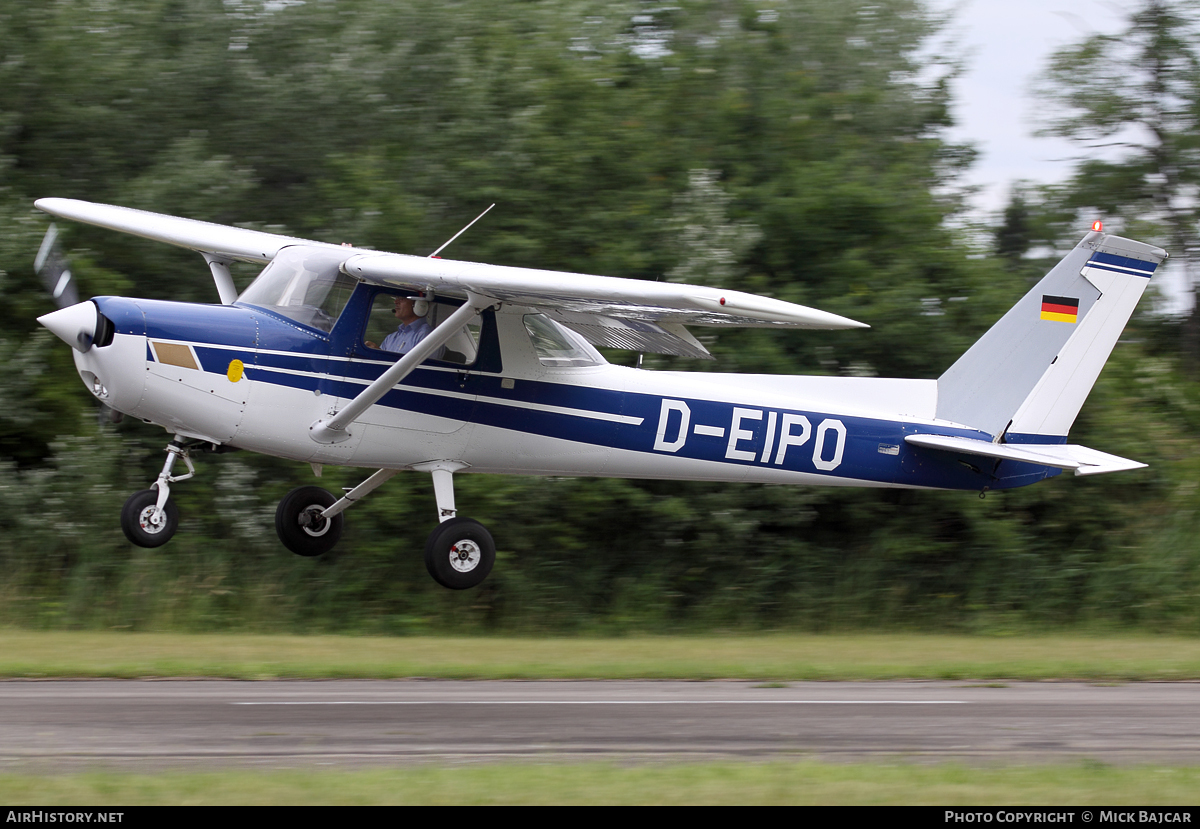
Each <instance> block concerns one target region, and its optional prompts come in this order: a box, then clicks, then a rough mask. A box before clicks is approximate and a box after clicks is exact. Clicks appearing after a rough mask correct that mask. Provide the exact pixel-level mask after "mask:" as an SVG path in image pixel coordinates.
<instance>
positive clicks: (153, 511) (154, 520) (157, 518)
mask: <svg viewBox="0 0 1200 829" xmlns="http://www.w3.org/2000/svg"><path fill="white" fill-rule="evenodd" d="M166 523H167V514H166V512H165V511H161V510H159V508H158V506H157V505H151V506H148V507H146V508H145V509H144V510H142V511H141V513H140V514H139V515H138V526H140V527H141V528H142V529H143V530H144V531H145V532H148V533H150V534H151V535H154V534H156V533H160V532H162V530H163V527H164V526H166Z"/></svg>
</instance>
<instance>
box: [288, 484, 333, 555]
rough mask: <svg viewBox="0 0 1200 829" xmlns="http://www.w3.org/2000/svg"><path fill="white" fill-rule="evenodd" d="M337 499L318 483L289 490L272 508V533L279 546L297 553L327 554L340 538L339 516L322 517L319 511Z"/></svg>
mask: <svg viewBox="0 0 1200 829" xmlns="http://www.w3.org/2000/svg"><path fill="white" fill-rule="evenodd" d="M336 501H337V499H336V498H335V497H333V495H332V494H331V493H329V492H326V491H325V490H323V489H321V488H320V487H319V486H302V487H300V488H298V489H293V490H292V491H291V492H289V493H288V494H287V495H285V496H283V500H282V501H280V502H279V508H278V509H276V510H275V532H276V533H278V535H279V540H280V541H282V542H283V546H284V547H287V548H288V549H289V550H291V551H292V552H293V553H295V554H296V555H298V556H319V555H322V554H324V553H328V552H329V551H330V550H332V549H333V547H334V545H335V544H337V543H338V539H340V538H341V537H342V515H341V513H339V514H337V515H335V516H333V518H322V517H321V515H320V513H321V511H322V510H324V509H325V508H326V507H331V506H333V504H334V503H335V502H336Z"/></svg>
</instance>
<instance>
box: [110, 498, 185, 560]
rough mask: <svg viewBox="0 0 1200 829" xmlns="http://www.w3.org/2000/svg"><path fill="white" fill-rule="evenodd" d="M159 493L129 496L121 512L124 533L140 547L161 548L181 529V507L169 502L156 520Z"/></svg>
mask: <svg viewBox="0 0 1200 829" xmlns="http://www.w3.org/2000/svg"><path fill="white" fill-rule="evenodd" d="M157 505H158V490H157V489H143V490H142V491H141V492H135V493H133V494H132V495H130V496H129V500H128V501H126V502H125V506H123V507H122V508H121V529H122V530H123V531H124V533H125V537H126V538H128V539H129V540H130V541H132V542H133V543H134V544H136V545H138V546H139V547H161V546H162V545H164V544H166V543H167V542H168V541H170V540H171V536H173V535H175V531H176V530H177V529H179V507H177V506H175V502H174V501H172V500H171V499H170V498H168V499H167V503H166V505H165V506H163V511H162V513H161V514H160V515H158V516H157V517H156V516H155V515H154V512H155V510H154V508H155V507H156V506H157Z"/></svg>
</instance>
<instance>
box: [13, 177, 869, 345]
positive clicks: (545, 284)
mask: <svg viewBox="0 0 1200 829" xmlns="http://www.w3.org/2000/svg"><path fill="white" fill-rule="evenodd" d="M35 206H36V207H37V208H38V209H40V210H44V211H45V212H47V213H51V214H53V215H55V216H61V217H63V218H66V219H73V220H75V221H80V222H85V223H87V224H92V225H97V226H99V227H105V228H109V229H111V230H118V231H122V232H124V233H131V234H133V235H135V236H141V237H143V238H146V239H154V240H156V241H160V242H166V243H168V244H172V245H178V246H180V247H184V248H189V249H191V250H195V251H198V252H200V253H201V254H203V255H204V257H205V259H206V260H207V261H208V262H209V265H210V266H211V267H212V268H213V275H214V278H215V279H216V280H217V286H218V290H220V292H221V299H222V301H223V302H227V303H228V302H232V301H233V297H232V296H231V290H232V281H231V280H229V279H228V272H227V270H226V271H223V272H219V269H220V268H222V267H224V266H225V265H227V263H228V261H232V260H241V261H250V262H268V261H270V260H271V259H273V258H274V257H275V255H276V254H278V253H279V251H280V250H282V249H283V248H284V247H287V246H289V245H316V246H319V247H325V248H332V249H336V250H340V251H344V252H345V253H346V259H345V261H344V262H343V263H342V270H343V271H344V272H345V273H346V274H348V275H350V276H354V277H357V278H359V279H361V280H363V281H365V282H370V283H374V284H378V285H387V286H391V287H398V288H406V289H410V290H413V291H419V292H428V293H432V294H437V295H440V296H448V297H456V298H460V299H464V300H466V299H470V298H476V299H478V298H490V299H492V300H496V301H499V302H507V303H511V304H516V305H524V306H529V307H531V308H537V309H539V310H543V311H545V312H547V313H548V314H549V315H550V316H552V317H554V318H555V319H557V320H559V321H560V322H562V323H563V324H565V325H568V326H570V327H571V328H572V329H574V330H576V331H578V332H579V333H580V334H582V335H583V336H584V337H585V338H587V339H588V340H589V341H591V342H593V343H595V344H598V345H605V346H611V347H615V348H629V349H636V350H643V351H653V352H658V353H666V354H681V355H684V356H690V357H707V356H708V352H707V351H706V350H705V349H704V347H703V345H701V344H700V343H699V341H697V340H696V339H695V338H694V337H692V336H691V335H690V334H689V333H688V332H687V331H686V330H685V329H684V328H683V326H684V325H706V326H709V325H711V326H720V325H728V326H739V327H755V328H776V327H781V328H821V329H838V328H867V327H868V326H867V325H866V324H864V323H861V322H856V321H854V320H851V319H847V318H846V317H841V316H838V315H837V314H830V313H828V312H825V311H819V310H817V309H815V308H808V307H806V306H803V305H796V304H793V303H790V302H784V301H782V300H778V299H772V298H769V297H762V296H756V295H754V294H747V293H743V292H740V291H725V290H721V289H718V288H710V287H706V286H699V285H684V284H679V283H674V282H650V281H647V280H641V279H622V278H617V277H611V276H593V275H589V274H577V273H564V272H559V271H545V270H536V269H532V268H516V267H507V266H503V265H486V264H481V263H477V262H460V261H456V260H452V259H431V258H426V257H420V256H407V255H404V254H397V253H382V252H375V251H369V252H367V251H361V250H358V249H354V248H346V247H341V246H338V245H330V244H325V243H320V242H309V241H306V240H303V239H296V238H293V237H291V236H283V235H279V234H274V233H264V232H262V231H257V230H247V229H244V228H237V227H227V226H224V225H217V224H211V223H209V222H201V221H196V220H194V219H184V218H179V217H176V216H166V215H163V214H160V213H150V212H147V211H144V210H134V209H131V208H127V207H116V206H112V205H103V204H93V203H90V202H84V201H77V200H75V199H39V200H38V201H37V202H35ZM222 263H224V265H223V264H222ZM223 279H224V284H223Z"/></svg>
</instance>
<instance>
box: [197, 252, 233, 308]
mask: <svg viewBox="0 0 1200 829" xmlns="http://www.w3.org/2000/svg"><path fill="white" fill-rule="evenodd" d="M204 261H205V262H207V263H208V269H209V270H210V271H212V275H213V282H215V283H217V295H218V296H220V297H221V304H222V305H233V303H234V302H235V301H237V298H238V292H237V287H236V286H234V284H233V276H232V275H231V274H230V273H229V260H228V259H222V258H221V257H220V256H217V255H216V254H213V253H206V254H204Z"/></svg>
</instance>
